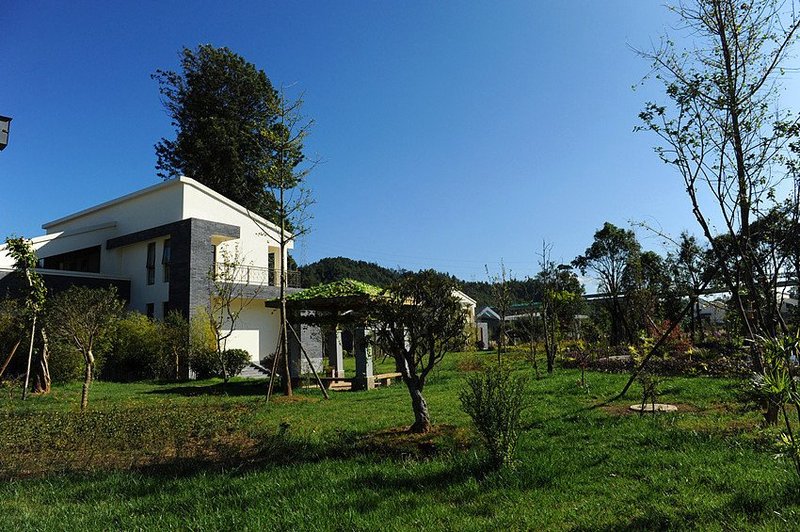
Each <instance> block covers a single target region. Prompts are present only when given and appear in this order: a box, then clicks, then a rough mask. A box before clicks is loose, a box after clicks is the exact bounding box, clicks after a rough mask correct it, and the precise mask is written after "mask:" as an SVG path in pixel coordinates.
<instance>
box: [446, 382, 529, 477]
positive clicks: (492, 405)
mask: <svg viewBox="0 0 800 532" xmlns="http://www.w3.org/2000/svg"><path fill="white" fill-rule="evenodd" d="M459 399H460V400H461V408H462V410H464V412H466V413H467V414H468V415H469V417H471V418H472V422H473V423H474V424H475V428H476V429H477V431H478V434H480V436H481V438H483V442H484V444H485V445H486V450H487V451H488V452H489V458H490V460H491V462H492V465H493V466H494V467H502V466H509V465H513V460H514V454H515V452H516V448H517V442H518V441H519V435H520V418H521V415H522V411H523V410H524V409H525V379H524V378H523V377H521V376H517V377H515V376H513V375H512V374H511V372H510V371H508V370H505V369H503V368H489V369H488V370H486V372H484V373H479V374H475V375H470V376H468V377H467V386H466V388H464V389H463V390H462V391H461V393H460V394H459Z"/></svg>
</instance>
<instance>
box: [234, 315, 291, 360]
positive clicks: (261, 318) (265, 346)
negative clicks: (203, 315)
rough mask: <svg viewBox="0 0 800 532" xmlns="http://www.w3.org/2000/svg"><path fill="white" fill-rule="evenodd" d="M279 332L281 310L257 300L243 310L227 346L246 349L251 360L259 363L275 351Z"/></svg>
mask: <svg viewBox="0 0 800 532" xmlns="http://www.w3.org/2000/svg"><path fill="white" fill-rule="evenodd" d="M226 330H230V328H228V329H226ZM279 332H280V316H279V312H278V311H277V310H275V309H268V308H266V307H264V301H263V300H255V301H252V302H250V304H249V305H248V306H247V307H245V308H244V310H242V313H241V314H240V315H239V319H238V320H237V321H236V324H235V327H234V331H233V334H231V336H230V338H228V342H227V345H226V347H227V349H245V350H246V351H247V352H248V353H250V360H251V361H253V362H255V363H257V364H258V363H260V360H261V358H263V357H266V356H267V355H269V354H271V353H273V352H274V351H275V347H276V342H277V341H278V334H279Z"/></svg>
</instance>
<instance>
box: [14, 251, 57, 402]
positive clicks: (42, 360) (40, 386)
mask: <svg viewBox="0 0 800 532" xmlns="http://www.w3.org/2000/svg"><path fill="white" fill-rule="evenodd" d="M6 249H7V251H8V254H9V256H10V257H11V258H12V259H14V270H15V271H16V272H17V273H18V274H20V275H21V276H22V277H23V278H24V279H25V289H24V317H25V319H26V320H27V321H28V322H29V323H30V329H31V334H30V345H29V349H28V363H27V366H26V369H25V384H24V385H23V388H22V398H23V399H25V397H26V396H27V394H28V383H29V380H30V376H31V372H32V369H31V368H33V375H34V378H33V382H34V390H35V391H36V392H40V393H47V392H49V391H50V382H51V379H50V368H49V366H48V363H47V347H48V342H47V334H46V333H45V330H44V328H43V327H41V326H40V327H39V328H38V331H39V334H40V335H41V337H42V348H41V350H40V351H39V353H38V356H37V361H36V364H34V365H33V366H32V359H33V354H34V344H35V342H36V332H37V328H36V322H37V320H38V319H39V316H40V314H41V313H42V310H43V309H44V304H45V299H46V297H47V289H46V288H45V286H44V280H43V279H42V277H41V275H39V274H38V273H37V272H36V263H37V262H38V258H37V257H36V252H35V251H34V250H33V246H32V245H31V243H30V241H28V240H26V239H24V238H22V237H18V238H11V237H9V238H6Z"/></svg>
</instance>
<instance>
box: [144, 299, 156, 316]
mask: <svg viewBox="0 0 800 532" xmlns="http://www.w3.org/2000/svg"><path fill="white" fill-rule="evenodd" d="M145 314H147V317H148V318H150V319H151V320H152V319H153V317H154V316H155V315H156V306H155V304H153V303H148V304H147V305H145Z"/></svg>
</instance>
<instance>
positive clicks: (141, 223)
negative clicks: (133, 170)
mask: <svg viewBox="0 0 800 532" xmlns="http://www.w3.org/2000/svg"><path fill="white" fill-rule="evenodd" d="M184 186H185V183H184V182H182V181H179V180H177V179H176V180H172V181H167V182H165V183H161V184H158V185H154V186H152V187H149V188H146V189H143V190H140V191H137V192H134V193H132V194H128V195H127V196H123V197H121V198H117V199H115V200H112V201H109V202H107V203H106V204H101V205H100V206H98V207H99V208H97V209H92V210H91V212H88V213H85V214H80V213H78V214H77V215H75V216H73V217H71V218H69V219H67V220H62V221H58V220H56V221H55V222H50V223H49V224H45V225H46V227H45V229H46V230H47V233H48V234H50V233H56V232H59V231H66V230H70V229H77V228H81V227H87V226H91V225H97V224H102V223H107V222H116V224H117V228H116V234H117V235H125V234H128V233H133V232H136V231H141V230H143V229H149V228H151V227H156V226H159V225H164V224H167V223H170V222H175V221H178V220H181V219H182V212H181V211H182V205H183V188H184Z"/></svg>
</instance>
